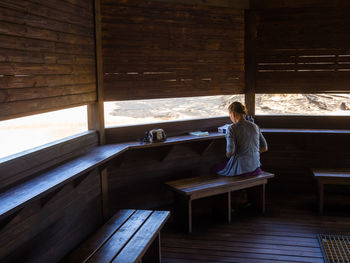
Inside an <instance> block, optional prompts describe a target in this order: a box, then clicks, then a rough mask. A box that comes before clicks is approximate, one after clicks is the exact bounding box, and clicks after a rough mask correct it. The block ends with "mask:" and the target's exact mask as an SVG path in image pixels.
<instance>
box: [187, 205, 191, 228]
mask: <svg viewBox="0 0 350 263" xmlns="http://www.w3.org/2000/svg"><path fill="white" fill-rule="evenodd" d="M187 209H188V211H187V213H188V233H192V200H188V203H187Z"/></svg>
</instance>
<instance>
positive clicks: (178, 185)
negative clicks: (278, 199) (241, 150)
mask: <svg viewBox="0 0 350 263" xmlns="http://www.w3.org/2000/svg"><path fill="white" fill-rule="evenodd" d="M273 177H274V175H273V174H271V173H268V172H263V173H262V174H260V175H258V176H246V177H244V176H236V177H226V176H213V175H211V176H199V177H193V178H186V179H181V180H176V181H171V182H167V183H166V184H167V185H168V186H170V187H171V189H172V190H173V191H174V192H175V199H176V200H175V202H176V203H177V204H178V203H180V206H183V205H185V206H186V207H187V209H186V210H187V211H186V213H187V215H188V232H192V201H193V200H196V199H200V198H204V197H209V196H214V195H220V194H227V197H226V198H225V199H226V207H227V220H228V222H229V223H230V222H231V192H233V191H237V190H241V189H247V188H251V187H256V186H261V187H260V189H259V190H258V193H257V194H256V197H257V198H256V199H257V200H259V201H258V202H257V204H258V206H260V207H261V211H262V212H263V213H264V212H265V185H266V184H267V180H268V179H270V178H273ZM259 204H260V205H259ZM177 210H178V209H177Z"/></svg>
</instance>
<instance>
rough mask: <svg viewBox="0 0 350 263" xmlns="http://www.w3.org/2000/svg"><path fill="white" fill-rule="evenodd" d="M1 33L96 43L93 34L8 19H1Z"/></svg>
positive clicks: (70, 42)
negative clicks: (33, 25) (43, 27)
mask: <svg viewBox="0 0 350 263" xmlns="http://www.w3.org/2000/svg"><path fill="white" fill-rule="evenodd" d="M0 34H3V35H8V36H18V37H25V38H30V39H41V40H47V41H54V42H62V43H68V44H76V45H93V44H94V39H93V38H92V37H91V36H86V37H85V36H81V35H73V34H67V33H62V32H56V31H51V30H47V29H41V28H35V27H31V26H26V25H21V24H14V23H10V22H7V21H5V22H3V21H0Z"/></svg>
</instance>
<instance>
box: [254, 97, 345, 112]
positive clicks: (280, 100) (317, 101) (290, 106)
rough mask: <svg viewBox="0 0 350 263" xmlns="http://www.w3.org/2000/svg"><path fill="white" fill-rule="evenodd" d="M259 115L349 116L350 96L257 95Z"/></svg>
mask: <svg viewBox="0 0 350 263" xmlns="http://www.w3.org/2000/svg"><path fill="white" fill-rule="evenodd" d="M255 112H256V114H257V115H348V116H350V94H329V93H326V94H256V110H255Z"/></svg>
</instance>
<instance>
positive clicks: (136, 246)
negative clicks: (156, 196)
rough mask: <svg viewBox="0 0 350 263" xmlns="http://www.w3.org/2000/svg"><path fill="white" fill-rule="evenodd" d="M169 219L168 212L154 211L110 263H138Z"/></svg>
mask: <svg viewBox="0 0 350 263" xmlns="http://www.w3.org/2000/svg"><path fill="white" fill-rule="evenodd" d="M169 217H170V212H168V211H154V212H153V213H152V214H151V216H150V217H149V218H147V221H146V222H145V223H144V224H143V225H142V227H141V228H140V229H139V230H138V231H137V233H136V234H135V235H134V236H133V237H132V238H131V239H130V241H129V242H128V243H127V244H126V246H125V247H124V248H123V250H122V251H121V252H120V253H119V254H118V255H117V256H116V257H115V258H114V259H113V261H112V262H138V261H139V260H141V258H142V256H143V255H144V254H145V252H146V251H147V249H148V247H149V246H150V245H151V244H152V241H154V240H155V238H156V237H158V235H159V232H160V230H161V229H162V228H163V226H164V224H165V222H166V221H167V219H168V218H169ZM157 245H158V244H157ZM159 249H160V247H159Z"/></svg>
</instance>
